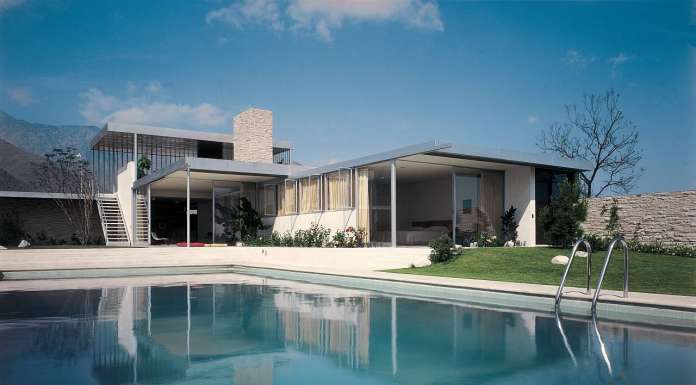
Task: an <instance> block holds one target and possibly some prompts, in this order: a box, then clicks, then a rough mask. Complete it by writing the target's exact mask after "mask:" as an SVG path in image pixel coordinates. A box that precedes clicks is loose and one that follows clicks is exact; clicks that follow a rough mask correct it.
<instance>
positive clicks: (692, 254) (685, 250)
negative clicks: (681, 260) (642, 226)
mask: <svg viewBox="0 0 696 385" xmlns="http://www.w3.org/2000/svg"><path fill="white" fill-rule="evenodd" d="M627 242H628V248H629V249H630V250H631V251H636V252H639V253H650V254H666V255H675V256H680V257H689V258H696V247H694V246H688V245H667V244H664V243H662V242H650V243H641V242H638V241H637V240H630V241H627Z"/></svg>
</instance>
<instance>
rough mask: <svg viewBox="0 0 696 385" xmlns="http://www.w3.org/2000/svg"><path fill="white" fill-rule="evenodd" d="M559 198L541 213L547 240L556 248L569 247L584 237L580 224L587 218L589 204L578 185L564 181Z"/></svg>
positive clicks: (540, 220) (540, 219)
mask: <svg viewBox="0 0 696 385" xmlns="http://www.w3.org/2000/svg"><path fill="white" fill-rule="evenodd" d="M559 188H560V191H559V194H558V196H556V197H555V198H553V199H552V200H551V202H550V203H549V204H548V205H547V206H546V207H544V208H542V209H541V210H540V211H539V216H538V219H539V222H540V223H541V225H542V227H543V228H544V231H545V233H546V238H547V239H548V240H549V241H550V242H551V243H552V244H553V245H555V246H562V247H563V246H568V245H569V244H570V243H571V242H572V241H573V240H575V239H578V238H580V236H582V227H581V226H580V224H581V223H582V222H584V221H585V219H586V218H587V202H586V201H585V200H584V199H583V198H582V196H581V194H580V189H579V188H578V186H577V184H575V183H570V182H568V181H564V182H563V183H561V184H560V185H559Z"/></svg>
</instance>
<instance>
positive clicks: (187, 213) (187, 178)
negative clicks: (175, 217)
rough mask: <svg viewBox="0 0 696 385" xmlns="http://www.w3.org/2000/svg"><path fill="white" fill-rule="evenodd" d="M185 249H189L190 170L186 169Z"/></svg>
mask: <svg viewBox="0 0 696 385" xmlns="http://www.w3.org/2000/svg"><path fill="white" fill-rule="evenodd" d="M186 247H191V169H190V168H186Z"/></svg>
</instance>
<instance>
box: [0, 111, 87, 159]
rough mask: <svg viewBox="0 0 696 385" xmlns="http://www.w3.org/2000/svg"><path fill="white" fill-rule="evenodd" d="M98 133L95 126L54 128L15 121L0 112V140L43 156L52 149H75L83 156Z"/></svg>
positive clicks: (48, 125)
mask: <svg viewBox="0 0 696 385" xmlns="http://www.w3.org/2000/svg"><path fill="white" fill-rule="evenodd" d="M98 131H99V127H96V126H54V125H50V124H41V123H31V122H27V121H26V120H21V119H16V118H14V117H13V116H11V115H10V114H8V113H6V112H4V111H2V110H0V139H3V140H5V141H6V142H9V143H11V144H13V145H15V146H17V147H19V148H22V149H24V150H26V151H29V152H32V153H34V154H38V155H41V156H43V154H46V153H49V152H51V151H53V149H54V148H66V147H75V148H76V149H78V150H79V151H80V152H81V153H82V154H83V155H87V154H88V153H89V151H90V148H89V141H90V139H92V137H94V135H95V134H96V133H97V132H98Z"/></svg>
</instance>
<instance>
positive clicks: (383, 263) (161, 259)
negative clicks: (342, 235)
mask: <svg viewBox="0 0 696 385" xmlns="http://www.w3.org/2000/svg"><path fill="white" fill-rule="evenodd" d="M428 253H429V249H428V248H425V247H404V248H396V249H392V248H365V249H318V248H283V247H270V248H264V247H242V248H232V247H220V248H214V247H211V248H188V249H187V248H177V247H150V248H93V249H28V250H3V251H0V271H3V272H5V273H11V272H26V271H51V270H82V269H107V268H109V269H120V268H149V267H205V266H243V267H253V268H271V269H280V270H289V271H298V272H309V273H319V274H330V275H337V276H346V277H356V278H368V279H378V280H387V281H395V282H404V283H416V284H424V285H432V286H443V287H454V288H465V289H477V290H486V291H495V292H503V293H514V294H529V295H534V296H542V297H553V296H555V294H556V289H557V287H556V286H550V285H536V284H525V283H513V282H496V281H484V280H475V279H463V278H448V277H433V276H418V275H411V274H396V273H387V272H383V271H380V270H388V269H398V268H404V267H409V266H411V265H415V266H424V265H427V264H428V263H429V262H428V258H427V256H428ZM8 275H9V274H8ZM559 279H560V277H559ZM152 280H153V282H156V280H157V279H156V278H152ZM55 281H56V280H43V281H12V280H5V281H0V291H6V290H32V289H34V290H36V289H39V288H41V287H44V288H45V289H48V288H53V287H55V286H56V285H57V286H60V287H65V282H63V283H60V284H57V283H56V282H55ZM566 291H567V292H569V293H567V294H564V298H572V299H581V300H587V299H588V296H586V295H582V294H580V293H577V292H582V291H583V289H579V288H571V287H568V288H567V289H566ZM574 291H577V292H574ZM621 295H622V293H621V292H619V291H613V290H602V295H601V300H600V301H601V302H605V303H606V302H611V303H617V304H622V303H625V304H632V305H643V306H657V307H663V308H671V309H675V310H682V311H689V312H696V297H688V296H676V295H663V294H650V293H637V292H631V293H630V295H629V298H627V299H624V298H621Z"/></svg>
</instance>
